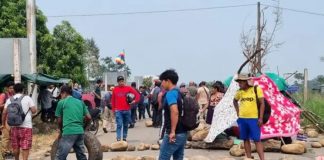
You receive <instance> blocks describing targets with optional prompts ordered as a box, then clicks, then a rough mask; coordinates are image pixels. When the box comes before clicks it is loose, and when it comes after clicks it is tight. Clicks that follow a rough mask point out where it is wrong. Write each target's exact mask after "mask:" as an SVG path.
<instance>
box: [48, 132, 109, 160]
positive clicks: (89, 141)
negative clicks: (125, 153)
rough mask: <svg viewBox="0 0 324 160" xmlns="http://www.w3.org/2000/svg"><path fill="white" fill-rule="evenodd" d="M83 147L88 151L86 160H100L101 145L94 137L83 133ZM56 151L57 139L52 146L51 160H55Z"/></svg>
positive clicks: (101, 155)
mask: <svg viewBox="0 0 324 160" xmlns="http://www.w3.org/2000/svg"><path fill="white" fill-rule="evenodd" d="M84 145H85V146H86V148H87V150H88V156H87V157H88V160H102V158H103V154H102V151H101V144H100V142H99V140H98V139H97V137H96V136H95V135H93V134H92V133H90V132H85V133H84ZM57 149H58V139H56V140H55V141H54V143H53V145H52V150H51V160H55V156H56V152H57Z"/></svg>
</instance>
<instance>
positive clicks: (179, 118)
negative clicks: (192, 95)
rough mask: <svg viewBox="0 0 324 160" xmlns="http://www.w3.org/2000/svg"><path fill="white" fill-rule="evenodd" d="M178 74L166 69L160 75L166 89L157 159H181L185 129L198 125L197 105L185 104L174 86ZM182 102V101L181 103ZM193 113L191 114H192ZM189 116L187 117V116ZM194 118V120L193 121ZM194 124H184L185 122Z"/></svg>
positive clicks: (184, 142)
mask: <svg viewBox="0 0 324 160" xmlns="http://www.w3.org/2000/svg"><path fill="white" fill-rule="evenodd" d="M178 79H179V77H178V74H177V73H176V72H175V71H174V70H166V71H164V72H163V73H162V74H161V75H160V80H161V82H162V87H163V88H164V89H165V90H166V91H167V92H166V93H165V98H164V102H163V109H164V121H165V122H164V127H165V130H166V131H165V135H164V137H163V141H162V144H161V149H160V155H159V160H170V159H171V157H173V159H174V160H182V159H183V156H184V147H185V144H186V142H187V131H190V130H192V129H194V128H196V127H197V126H198V125H197V124H198V123H196V122H197V118H196V116H193V115H195V114H197V113H198V106H197V105H196V108H191V107H190V106H189V105H186V104H185V103H186V102H184V101H186V100H187V99H183V97H182V96H181V93H180V91H179V89H177V88H176V85H177V82H178ZM183 102H184V103H183ZM192 113H193V114H192ZM188 117H189V118H191V119H188V120H187V118H188ZM192 120H195V121H196V122H193V121H192ZM188 122H189V123H191V124H189V125H192V123H193V124H194V126H186V124H188Z"/></svg>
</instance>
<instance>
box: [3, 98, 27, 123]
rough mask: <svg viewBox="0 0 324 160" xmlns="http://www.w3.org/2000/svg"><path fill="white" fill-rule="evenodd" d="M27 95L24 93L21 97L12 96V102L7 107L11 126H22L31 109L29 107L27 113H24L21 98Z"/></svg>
mask: <svg viewBox="0 0 324 160" xmlns="http://www.w3.org/2000/svg"><path fill="white" fill-rule="evenodd" d="M24 97H25V96H24V95H22V96H21V97H19V98H13V97H11V98H10V102H11V103H10V104H9V105H8V107H7V113H8V121H7V122H8V125H9V126H20V125H21V124H23V123H24V121H25V117H26V115H27V113H28V112H29V110H30V109H28V111H27V113H24V110H23V108H22V104H21V100H22V99H23V98H24Z"/></svg>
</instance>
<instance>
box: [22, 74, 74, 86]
mask: <svg viewBox="0 0 324 160" xmlns="http://www.w3.org/2000/svg"><path fill="white" fill-rule="evenodd" d="M22 79H24V80H27V81H29V82H32V83H36V84H38V85H40V86H47V85H51V84H54V85H59V84H66V83H69V82H70V80H69V79H66V78H56V77H53V76H49V75H46V74H41V73H38V74H23V75H22Z"/></svg>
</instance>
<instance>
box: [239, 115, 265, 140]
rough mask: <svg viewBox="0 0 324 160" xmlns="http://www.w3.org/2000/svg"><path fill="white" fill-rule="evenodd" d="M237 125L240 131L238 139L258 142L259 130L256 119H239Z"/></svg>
mask: <svg viewBox="0 0 324 160" xmlns="http://www.w3.org/2000/svg"><path fill="white" fill-rule="evenodd" d="M237 123H238V126H239V130H240V139H242V140H253V141H254V142H259V141H260V136H261V129H260V127H259V126H258V119H257V118H239V119H238V120H237Z"/></svg>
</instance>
